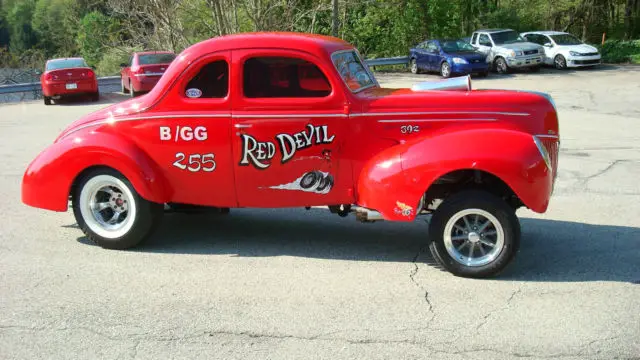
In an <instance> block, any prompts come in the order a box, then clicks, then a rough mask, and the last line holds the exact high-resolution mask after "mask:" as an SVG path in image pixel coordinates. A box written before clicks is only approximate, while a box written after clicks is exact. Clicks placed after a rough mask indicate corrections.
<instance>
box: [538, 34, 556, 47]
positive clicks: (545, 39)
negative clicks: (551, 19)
mask: <svg viewBox="0 0 640 360" xmlns="http://www.w3.org/2000/svg"><path fill="white" fill-rule="evenodd" d="M546 43H551V44H553V43H552V42H551V39H549V37H548V36H546V35H540V45H544V44H546Z"/></svg>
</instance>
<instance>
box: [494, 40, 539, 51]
mask: <svg viewBox="0 0 640 360" xmlns="http://www.w3.org/2000/svg"><path fill="white" fill-rule="evenodd" d="M497 46H498V47H501V48H504V49H509V50H522V51H529V50H539V49H540V48H541V47H542V46H540V45H538V44H536V43H532V42H519V43H513V44H502V45H497Z"/></svg>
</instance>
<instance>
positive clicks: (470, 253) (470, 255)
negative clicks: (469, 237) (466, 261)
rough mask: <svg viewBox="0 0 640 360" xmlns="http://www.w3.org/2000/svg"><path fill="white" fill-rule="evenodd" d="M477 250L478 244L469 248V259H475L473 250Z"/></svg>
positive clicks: (473, 244)
mask: <svg viewBox="0 0 640 360" xmlns="http://www.w3.org/2000/svg"><path fill="white" fill-rule="evenodd" d="M475 248H476V244H475V243H471V245H470V246H469V258H472V257H473V250H475Z"/></svg>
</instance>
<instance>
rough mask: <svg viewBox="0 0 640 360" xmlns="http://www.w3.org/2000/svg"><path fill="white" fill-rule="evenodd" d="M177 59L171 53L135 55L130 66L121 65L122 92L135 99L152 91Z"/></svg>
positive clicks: (158, 52)
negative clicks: (140, 94) (143, 93)
mask: <svg viewBox="0 0 640 360" xmlns="http://www.w3.org/2000/svg"><path fill="white" fill-rule="evenodd" d="M175 57H176V54H174V53H172V52H169V51H144V52H136V53H133V54H132V55H131V58H130V59H129V64H120V66H121V67H122V70H121V71H120V76H121V78H122V80H121V83H122V85H121V86H122V92H123V93H125V94H126V93H129V95H131V97H135V96H136V95H138V94H139V93H142V92H147V91H150V90H151V89H153V87H154V86H155V85H156V83H158V80H160V77H161V76H162V74H164V72H165V70H166V69H167V67H168V66H169V64H171V62H172V61H173V59H175Z"/></svg>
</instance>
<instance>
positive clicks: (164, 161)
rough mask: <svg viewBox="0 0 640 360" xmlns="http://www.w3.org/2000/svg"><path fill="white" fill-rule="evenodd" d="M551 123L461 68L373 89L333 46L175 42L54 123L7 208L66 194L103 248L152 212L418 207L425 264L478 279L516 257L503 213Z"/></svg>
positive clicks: (550, 116) (553, 147)
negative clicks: (179, 48)
mask: <svg viewBox="0 0 640 360" xmlns="http://www.w3.org/2000/svg"><path fill="white" fill-rule="evenodd" d="M558 129H559V127H558V115H557V112H556V108H555V105H554V102H553V100H552V99H551V97H550V96H548V95H546V94H542V93H536V92H529V91H511V90H472V89H471V80H470V78H469V77H468V76H466V77H460V78H452V79H448V80H442V81H439V82H425V83H418V84H416V85H415V86H413V87H412V88H402V89H396V88H384V87H381V86H380V85H379V84H378V82H377V81H376V79H375V78H374V76H373V74H372V73H371V72H370V70H369V69H368V67H367V66H366V65H365V64H364V63H363V61H362V59H361V56H360V54H359V53H358V51H357V50H356V49H355V48H354V47H353V46H352V45H350V44H349V43H347V42H345V41H342V40H340V39H336V38H333V37H324V36H315V35H307V34H295V33H248V34H237V35H229V36H224V37H218V38H213V39H209V40H206V41H203V42H201V43H198V44H195V45H193V46H191V47H189V48H188V49H186V50H184V51H183V52H182V53H181V54H180V55H179V56H178V57H177V58H176V60H175V61H173V62H172V63H171V65H170V66H169V67H168V68H167V71H166V73H165V75H164V76H162V78H161V79H160V81H159V82H158V84H157V85H156V86H155V87H154V88H153V89H152V90H151V92H149V93H148V94H147V95H145V96H142V97H139V98H134V99H129V100H127V101H125V102H123V103H120V104H115V105H112V106H110V107H107V108H105V109H102V110H99V111H97V112H94V113H92V114H89V115H86V116H84V117H82V118H81V119H79V120H77V121H76V122H74V123H72V124H71V125H69V126H68V128H66V129H65V130H64V131H63V132H62V133H61V134H60V135H59V136H58V138H57V139H56V140H55V142H54V143H53V144H51V145H50V146H49V147H48V148H46V149H45V150H44V151H43V152H42V153H41V154H39V155H38V156H37V158H36V159H35V160H34V161H33V162H32V163H31V164H30V165H29V167H28V168H27V170H26V172H25V174H24V178H23V183H22V201H23V202H24V203H25V204H28V205H30V206H33V207H38V208H42V209H48V210H53V211H66V210H67V208H68V202H69V201H70V202H71V206H72V208H73V213H74V215H75V218H76V221H77V222H78V225H79V227H80V228H81V229H82V231H83V232H84V233H85V234H86V235H87V237H88V238H89V239H91V240H93V241H95V242H96V243H97V244H99V245H100V246H102V247H104V248H111V249H124V248H128V247H132V246H135V245H137V244H139V243H140V242H141V241H142V240H144V239H145V238H147V237H148V236H149V235H150V234H151V233H152V231H153V229H154V228H155V227H156V225H158V224H159V223H160V222H161V220H160V219H161V217H162V215H163V210H164V207H165V206H169V207H173V208H175V209H177V210H181V209H190V208H193V207H202V208H211V209H215V210H222V211H223V212H226V211H227V210H228V209H229V208H239V207H260V208H282V207H300V208H302V207H305V208H310V207H325V208H326V209H328V210H329V211H330V212H331V213H335V214H338V215H340V216H343V217H344V216H348V215H349V214H350V213H355V218H356V219H357V220H359V221H363V222H369V221H378V220H386V221H395V222H408V221H414V220H416V219H417V218H420V217H422V216H425V215H432V217H431V219H430V221H429V226H428V231H427V228H426V227H425V238H424V240H425V243H428V244H429V246H430V249H431V252H432V254H433V256H434V258H435V259H436V260H437V261H438V262H439V263H440V264H442V266H444V267H445V268H446V269H448V270H449V271H451V272H452V273H453V274H456V275H459V276H466V277H486V276H491V275H495V274H497V273H498V272H500V271H501V270H502V269H504V268H505V266H506V265H507V264H509V263H510V262H511V260H512V259H513V257H514V255H515V254H516V252H517V251H518V247H519V243H520V224H519V221H518V218H517V217H516V209H518V208H519V207H522V206H525V207H527V208H529V209H531V210H533V211H535V212H539V213H543V212H545V211H546V210H547V207H548V205H549V200H550V198H551V194H552V191H553V186H554V182H555V179H556V174H557V166H558V145H559V132H558V131H559V130H558ZM389 241H393V239H389Z"/></svg>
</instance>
